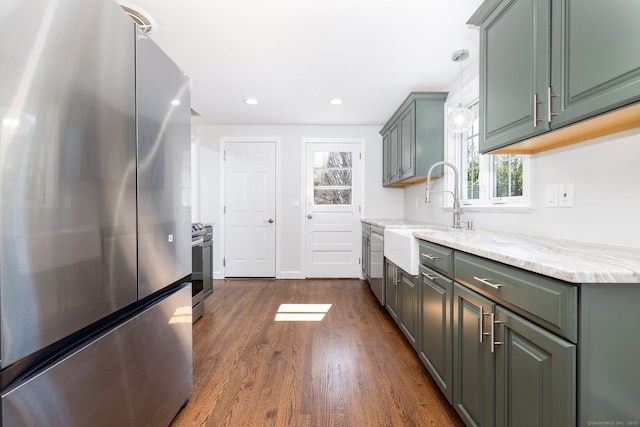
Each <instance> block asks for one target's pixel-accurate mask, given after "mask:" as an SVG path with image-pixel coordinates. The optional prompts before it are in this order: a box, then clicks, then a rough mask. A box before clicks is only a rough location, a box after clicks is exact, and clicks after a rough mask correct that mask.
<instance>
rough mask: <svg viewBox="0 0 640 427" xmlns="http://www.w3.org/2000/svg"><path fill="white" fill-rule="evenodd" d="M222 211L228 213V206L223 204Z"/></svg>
mask: <svg viewBox="0 0 640 427" xmlns="http://www.w3.org/2000/svg"><path fill="white" fill-rule="evenodd" d="M222 213H223V214H226V213H227V207H226V206H223V207H222Z"/></svg>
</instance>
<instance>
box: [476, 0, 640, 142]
mask: <svg viewBox="0 0 640 427" xmlns="http://www.w3.org/2000/svg"><path fill="white" fill-rule="evenodd" d="M638 16H640V2H629V1H625V0H612V1H607V2H603V1H601V0H501V1H500V0H487V1H485V3H483V5H482V6H481V8H480V9H478V11H477V12H476V14H475V15H474V16H473V17H472V18H471V19H470V21H469V23H472V24H476V25H480V133H481V141H480V151H481V152H483V153H487V152H493V151H496V150H500V151H499V152H504V153H507V152H511V153H534V152H538V151H543V150H545V149H550V148H555V147H557V146H561V145H567V144H570V143H575V142H579V141H581V140H585V139H588V138H593V137H596V136H600V135H604V134H607V133H612V132H616V131H620V130H623V129H628V128H631V127H635V126H638V125H640V120H639V119H638V114H637V111H636V110H635V108H637V107H634V110H632V112H628V111H627V112H626V113H625V112H623V111H619V112H618V113H617V114H616V115H614V116H611V117H609V116H608V117H607V118H606V119H603V118H602V117H601V116H600V120H598V121H592V122H590V123H589V124H588V125H586V126H585V123H586V122H583V120H585V119H589V118H593V117H596V116H599V115H602V114H604V113H609V112H612V111H614V110H616V109H619V108H621V107H626V106H629V105H630V104H634V103H635V102H636V101H638V100H640V55H638V54H637V53H640V51H639V49H638V42H637V41H638V40H640V26H638V25H637V24H636V22H635V21H636V20H637V17H638ZM549 100H551V104H550V103H549ZM578 122H581V123H580V125H578V126H571V128H569V127H568V125H573V124H576V123H578ZM550 130H553V131H554V132H549V131H550ZM558 130H562V132H559V131H558Z"/></svg>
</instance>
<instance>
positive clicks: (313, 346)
mask: <svg viewBox="0 0 640 427" xmlns="http://www.w3.org/2000/svg"><path fill="white" fill-rule="evenodd" d="M283 303H287V304H291V303H300V304H332V306H331V308H330V310H329V311H328V312H327V314H326V316H325V317H324V319H323V320H322V321H319V322H303V321H295V322H291V321H290V322H282V321H278V322H276V321H274V318H275V315H276V312H277V311H278V307H279V306H280V304H283ZM193 342H194V345H193V349H194V367H193V369H194V370H193V382H194V384H193V392H192V394H191V400H190V401H189V403H188V404H187V405H186V406H185V407H184V408H183V409H182V410H181V411H180V413H179V414H178V415H177V417H176V419H175V420H174V422H173V424H172V427H179V426H296V427H297V426H313V427H324V426H336V427H340V426H345V427H346V426H349V427H350V426H357V427H360V426H393V427H397V426H462V425H463V423H462V421H461V420H460V418H458V416H457V415H456V413H455V411H454V410H453V408H451V406H449V404H448V403H447V401H446V399H445V398H444V396H443V395H442V394H441V393H440V391H439V390H438V388H437V386H436V385H435V383H434V382H433V380H432V379H431V377H430V376H429V374H428V373H427V372H426V370H425V368H424V366H423V365H422V363H421V362H420V359H419V358H418V357H417V355H416V354H415V352H414V351H413V349H412V348H411V346H410V345H409V344H408V342H407V341H406V340H405V339H404V337H403V336H402V334H401V333H400V331H399V330H398V328H397V327H396V326H395V324H394V323H393V320H392V319H391V318H390V317H389V315H388V314H387V313H386V311H385V310H384V308H382V307H380V306H379V305H378V304H377V301H376V300H375V298H374V297H373V294H372V293H371V291H370V290H369V288H368V286H367V284H366V283H365V282H363V281H359V280H246V281H239V280H234V281H226V280H225V281H216V282H215V284H214V293H213V295H212V296H211V297H209V298H207V300H206V303H205V314H204V316H203V318H202V319H200V320H199V321H198V322H196V324H195V325H194V326H193Z"/></svg>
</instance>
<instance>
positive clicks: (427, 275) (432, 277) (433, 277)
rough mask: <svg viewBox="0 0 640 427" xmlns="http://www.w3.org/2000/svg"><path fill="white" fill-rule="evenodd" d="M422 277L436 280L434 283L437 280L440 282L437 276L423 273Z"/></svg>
mask: <svg viewBox="0 0 640 427" xmlns="http://www.w3.org/2000/svg"><path fill="white" fill-rule="evenodd" d="M422 275H423V276H424V277H426V278H427V279H429V280H434V281H435V280H438V277H437V276H432V275H430V274H427V273H422Z"/></svg>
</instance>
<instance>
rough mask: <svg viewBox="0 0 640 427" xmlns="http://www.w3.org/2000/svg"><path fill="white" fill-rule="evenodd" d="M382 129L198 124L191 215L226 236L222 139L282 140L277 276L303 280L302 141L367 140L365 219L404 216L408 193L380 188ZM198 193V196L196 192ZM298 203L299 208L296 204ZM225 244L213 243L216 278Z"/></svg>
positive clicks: (398, 217)
mask: <svg viewBox="0 0 640 427" xmlns="http://www.w3.org/2000/svg"><path fill="white" fill-rule="evenodd" d="M381 127H382V126H284V125H283V126H279V125H273V126H257V125H256V126H240V125H238V126H195V131H194V133H195V136H196V138H195V144H196V146H197V151H198V153H199V161H198V159H196V162H197V163H198V165H197V167H194V166H192V170H194V171H195V170H199V174H195V173H194V176H193V180H194V182H193V183H192V188H194V195H193V197H194V199H198V200H199V203H193V206H194V209H193V214H192V217H193V218H194V220H199V221H201V222H204V223H215V225H214V239H217V238H218V237H217V236H222V233H221V230H222V220H223V219H222V207H221V206H222V200H221V197H222V188H221V185H222V169H221V156H220V150H221V140H222V139H224V138H247V139H249V140H250V139H251V138H265V137H273V138H274V139H277V140H278V141H279V144H280V147H279V149H278V150H279V151H278V152H279V158H278V159H277V165H276V167H277V168H278V170H279V173H280V183H281V187H280V188H278V189H277V191H278V192H279V196H278V198H279V200H280V205H279V206H278V212H277V220H278V221H279V223H280V225H281V226H280V228H279V230H280V233H279V234H278V235H277V236H276V239H278V240H279V243H278V248H279V253H278V254H277V255H276V258H277V260H278V261H277V266H278V270H277V271H276V275H277V277H279V278H301V277H303V275H304V271H303V270H304V268H303V265H302V262H303V255H302V252H303V250H304V247H303V243H304V240H303V233H304V222H303V216H304V210H303V208H302V206H303V201H304V199H303V188H302V185H303V176H302V164H303V162H304V159H303V155H304V149H303V148H304V146H303V143H302V140H303V139H304V138H327V139H330V138H358V139H363V140H364V144H363V150H362V153H363V160H364V204H363V207H362V217H363V218H365V217H366V218H397V219H400V218H403V216H404V192H403V190H401V189H385V188H383V187H382V138H381V136H380V135H379V134H378V132H379V130H380V129H381ZM197 190H199V192H198V191H197ZM294 200H298V201H300V203H299V205H298V207H294V206H293V203H292V202H293V201H294ZM221 248H222V242H220V241H218V242H214V277H215V278H222V274H223V272H222V269H221V266H222V255H223V254H222V250H221Z"/></svg>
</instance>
